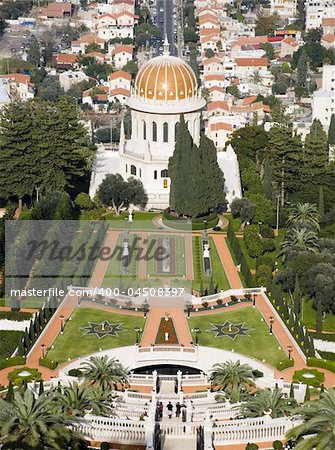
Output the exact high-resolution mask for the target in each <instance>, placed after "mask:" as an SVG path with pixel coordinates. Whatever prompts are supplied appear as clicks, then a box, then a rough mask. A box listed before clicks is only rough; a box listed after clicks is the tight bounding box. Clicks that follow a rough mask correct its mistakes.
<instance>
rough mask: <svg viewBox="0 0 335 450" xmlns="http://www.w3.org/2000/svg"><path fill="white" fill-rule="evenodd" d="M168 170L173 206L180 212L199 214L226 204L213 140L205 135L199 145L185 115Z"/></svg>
mask: <svg viewBox="0 0 335 450" xmlns="http://www.w3.org/2000/svg"><path fill="white" fill-rule="evenodd" d="M168 170H169V176H170V179H171V187H170V207H171V210H173V211H175V212H176V213H177V214H178V215H184V216H188V217H200V216H203V215H205V214H208V213H209V212H211V211H215V210H216V209H217V208H218V207H220V206H223V205H225V193H224V182H225V180H224V177H223V173H222V171H221V169H220V167H219V165H218V162H217V153H216V149H215V146H214V144H213V141H211V140H210V139H208V138H207V137H206V136H202V137H201V139H200V144H199V147H198V146H196V145H195V144H194V143H193V140H192V137H191V135H190V133H189V131H188V128H187V125H186V124H185V120H184V117H183V116H181V119H180V124H179V127H178V131H177V136H176V144H175V149H174V153H173V156H172V157H171V158H170V160H169V167H168Z"/></svg>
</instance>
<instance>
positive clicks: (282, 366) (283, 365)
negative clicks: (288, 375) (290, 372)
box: [277, 358, 294, 371]
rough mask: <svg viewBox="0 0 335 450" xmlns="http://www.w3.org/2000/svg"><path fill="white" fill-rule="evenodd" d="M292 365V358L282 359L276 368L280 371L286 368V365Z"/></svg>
mask: <svg viewBox="0 0 335 450" xmlns="http://www.w3.org/2000/svg"><path fill="white" fill-rule="evenodd" d="M293 366H294V359H292V358H291V359H288V358H287V359H284V360H283V361H279V363H278V364H277V370H279V371H282V370H285V369H287V368H288V367H293Z"/></svg>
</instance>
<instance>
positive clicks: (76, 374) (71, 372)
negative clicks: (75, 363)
mask: <svg viewBox="0 0 335 450" xmlns="http://www.w3.org/2000/svg"><path fill="white" fill-rule="evenodd" d="M68 375H69V376H70V377H80V376H81V370H80V369H71V370H69V371H68Z"/></svg>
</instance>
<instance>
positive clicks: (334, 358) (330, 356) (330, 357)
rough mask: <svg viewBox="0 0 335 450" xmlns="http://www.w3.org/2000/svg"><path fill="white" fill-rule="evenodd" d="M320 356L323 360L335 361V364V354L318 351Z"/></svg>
mask: <svg viewBox="0 0 335 450" xmlns="http://www.w3.org/2000/svg"><path fill="white" fill-rule="evenodd" d="M318 353H319V355H320V356H321V358H322V359H327V360H328V361H334V362H335V353H332V352H321V351H320V350H318Z"/></svg>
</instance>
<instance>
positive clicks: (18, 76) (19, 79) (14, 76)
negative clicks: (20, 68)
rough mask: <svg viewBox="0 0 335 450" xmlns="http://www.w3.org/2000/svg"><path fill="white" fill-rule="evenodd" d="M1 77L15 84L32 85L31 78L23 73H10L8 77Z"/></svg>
mask: <svg viewBox="0 0 335 450" xmlns="http://www.w3.org/2000/svg"><path fill="white" fill-rule="evenodd" d="M0 77H1V78H6V79H7V80H9V81H13V82H15V83H22V84H30V76H29V75H24V74H23V73H9V74H8V75H0Z"/></svg>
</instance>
